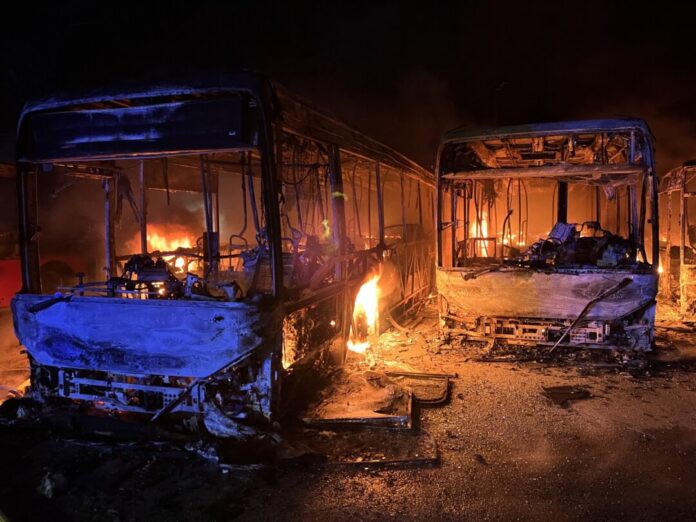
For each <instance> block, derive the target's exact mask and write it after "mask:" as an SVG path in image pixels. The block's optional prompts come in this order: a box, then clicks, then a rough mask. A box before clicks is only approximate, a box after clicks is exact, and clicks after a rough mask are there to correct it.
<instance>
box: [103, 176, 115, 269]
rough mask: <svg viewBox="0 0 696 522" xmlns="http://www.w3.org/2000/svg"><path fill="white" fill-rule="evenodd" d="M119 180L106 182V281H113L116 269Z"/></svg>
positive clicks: (112, 178)
mask: <svg viewBox="0 0 696 522" xmlns="http://www.w3.org/2000/svg"><path fill="white" fill-rule="evenodd" d="M117 183H118V178H117V177H116V176H112V177H110V178H107V179H105V180H104V183H103V186H104V262H105V268H106V279H107V281H108V280H109V279H111V277H112V276H113V275H114V269H115V267H116V240H115V237H114V220H115V213H116V184H117Z"/></svg>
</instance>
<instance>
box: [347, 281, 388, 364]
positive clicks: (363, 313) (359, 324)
mask: <svg viewBox="0 0 696 522" xmlns="http://www.w3.org/2000/svg"><path fill="white" fill-rule="evenodd" d="M380 277H381V272H380V273H378V274H375V275H372V276H371V277H370V278H369V279H368V280H367V281H366V282H365V283H363V285H362V286H361V287H360V290H358V295H357V296H356V297H355V305H354V306H353V322H352V323H351V325H350V335H349V338H348V344H347V346H348V349H349V350H352V351H354V352H357V353H365V351H366V350H367V349H368V348H369V347H370V346H371V345H372V342H374V340H375V339H376V338H377V336H378V335H379V296H380V290H379V280H380Z"/></svg>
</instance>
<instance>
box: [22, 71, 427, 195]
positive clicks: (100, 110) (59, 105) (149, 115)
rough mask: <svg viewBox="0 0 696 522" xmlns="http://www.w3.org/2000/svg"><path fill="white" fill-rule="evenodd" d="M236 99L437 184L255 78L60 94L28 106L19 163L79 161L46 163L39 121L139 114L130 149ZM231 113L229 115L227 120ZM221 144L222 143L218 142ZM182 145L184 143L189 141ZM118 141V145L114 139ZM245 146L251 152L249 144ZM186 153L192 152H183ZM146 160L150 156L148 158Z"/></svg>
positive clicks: (90, 132)
mask: <svg viewBox="0 0 696 522" xmlns="http://www.w3.org/2000/svg"><path fill="white" fill-rule="evenodd" d="M235 93H237V94H238V93H245V94H248V95H249V96H250V97H251V98H252V99H254V101H255V102H256V104H257V105H259V104H261V105H264V106H266V107H270V111H269V112H270V114H265V116H264V117H267V118H269V119H271V120H275V121H278V122H280V123H282V124H283V125H284V126H286V127H287V128H289V130H291V131H292V132H296V133H298V134H304V135H306V136H308V137H312V138H314V139H316V140H317V141H322V142H325V143H335V144H338V145H339V146H340V147H341V148H344V149H346V150H348V151H350V152H353V153H355V154H357V155H362V156H364V157H365V158H368V159H373V160H375V161H380V162H381V163H384V164H386V165H389V166H391V167H393V168H396V169H400V170H409V171H412V172H415V173H416V174H418V175H419V176H420V177H422V178H423V179H426V180H428V181H431V182H434V176H433V174H432V173H431V172H429V171H428V170H427V169H425V168H424V167H422V166H421V165H419V164H418V163H416V162H414V161H412V160H411V159H409V158H407V157H406V156H404V155H403V154H401V153H399V152H397V151H396V150H394V149H392V148H391V147H389V146H387V145H385V144H383V143H381V142H379V141H377V140H374V139H372V138H370V137H368V136H366V135H364V134H362V133H361V132H359V131H357V130H355V129H353V128H352V127H350V126H349V125H347V124H345V123H344V122H342V121H340V120H338V119H337V118H334V117H333V116H329V115H328V114H326V113H324V112H322V111H321V110H318V109H316V108H315V107H313V106H311V105H310V104H308V103H306V102H304V101H303V100H301V99H300V98H298V97H297V96H295V95H293V94H291V93H290V92H289V91H288V90H287V89H285V88H284V87H283V86H282V85H280V84H277V83H275V82H272V81H270V80H269V79H268V78H266V77H265V76H264V75H262V74H259V73H252V72H242V73H237V74H213V75H210V74H209V75H196V76H195V77H192V78H188V77H187V78H183V79H182V78H178V79H176V80H174V81H172V80H170V79H165V80H161V81H156V82H151V83H130V84H127V85H112V86H109V87H105V88H101V89H96V90H91V91H87V92H82V93H59V94H55V95H52V96H50V97H47V98H44V99H41V100H36V101H30V102H28V103H27V104H26V105H25V106H24V108H23V110H22V113H21V115H20V118H19V122H18V126H17V158H18V159H19V161H27V162H37V163H38V162H46V161H53V160H58V159H60V160H65V159H75V156H74V155H73V156H71V157H61V155H60V153H59V151H54V154H53V155H51V156H50V157H40V156H39V155H37V154H36V153H34V151H33V148H32V147H33V146H34V144H35V143H34V142H36V141H37V139H36V137H35V135H34V132H30V131H29V129H27V127H32V129H31V130H32V131H35V130H36V129H35V128H36V127H37V126H40V125H42V124H41V123H36V122H32V121H31V120H32V118H33V117H35V116H37V115H38V116H40V115H46V114H49V115H55V114H58V113H65V114H67V113H80V112H85V113H87V112H89V113H91V114H95V113H96V114H106V115H107V116H109V117H112V119H114V118H116V119H118V118H120V117H121V113H123V112H124V111H127V110H130V111H131V113H132V112H134V111H137V112H138V118H139V120H140V121H141V125H140V127H139V128H138V131H139V133H133V134H132V135H130V136H128V139H130V143H131V144H134V143H135V142H137V141H138V140H145V141H147V140H152V139H153V134H152V129H151V128H150V127H148V125H147V124H148V123H149V122H150V120H154V122H155V123H161V122H163V121H165V120H166V119H167V118H168V116H169V115H171V114H173V111H175V110H179V108H180V106H181V105H182V104H183V102H184V101H186V102H197V103H199V104H202V103H204V102H205V101H207V100H210V99H214V100H220V99H222V98H224V97H225V96H226V95H228V94H229V95H231V94H235ZM154 105H158V107H159V113H157V114H156V113H155V112H154V110H148V108H149V107H152V106H154ZM166 105H170V106H171V107H169V108H168V110H163V109H162V107H163V106H166ZM224 109H226V110H227V111H228V112H227V113H229V115H230V117H231V118H233V119H234V118H237V119H241V116H239V115H238V114H237V113H238V112H240V111H241V109H240V108H235V107H229V106H228V107H224ZM211 112H212V114H211ZM219 112H220V110H219V106H216V107H215V108H213V110H212V111H211V110H208V111H207V112H205V113H204V116H206V117H211V116H217V117H219V118H220V117H221V115H220V114H218V113H219ZM227 113H226V112H224V111H223V113H222V115H225V114H227ZM91 121H92V120H91V119H90V118H86V119H85V122H84V123H83V128H82V129H81V132H82V133H83V135H82V136H79V135H76V136H73V137H72V142H71V143H73V142H74V143H88V142H90V140H92V139H98V138H99V133H100V130H101V129H100V128H99V127H98V126H96V125H92V126H90V125H89V124H90V122H91ZM240 125H241V123H240ZM122 136H123V135H119V136H118V137H119V139H123V138H122ZM93 137H94V138H93ZM219 138H220V137H217V139H218V141H219ZM181 139H182V143H183V142H184V141H185V139H186V138H185V137H183V138H181ZM112 141H115V139H113V138H112ZM237 145H239V144H237ZM241 145H242V146H251V144H250V143H245V142H244V141H243V140H241ZM182 146H183V145H182ZM183 152H188V151H186V150H183ZM142 154H143V155H146V153H145V152H143V153H142ZM86 159H89V158H86Z"/></svg>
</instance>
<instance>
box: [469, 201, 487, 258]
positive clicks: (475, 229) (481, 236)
mask: <svg viewBox="0 0 696 522" xmlns="http://www.w3.org/2000/svg"><path fill="white" fill-rule="evenodd" d="M469 235H470V236H471V237H472V238H473V240H474V255H476V256H478V257H488V239H487V238H488V216H487V215H486V213H485V212H481V221H480V222H479V220H478V219H474V221H472V222H471V227H470V228H469Z"/></svg>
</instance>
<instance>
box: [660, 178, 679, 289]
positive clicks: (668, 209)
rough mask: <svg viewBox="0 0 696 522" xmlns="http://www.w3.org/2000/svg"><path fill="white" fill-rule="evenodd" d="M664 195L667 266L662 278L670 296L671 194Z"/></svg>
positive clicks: (668, 192)
mask: <svg viewBox="0 0 696 522" xmlns="http://www.w3.org/2000/svg"><path fill="white" fill-rule="evenodd" d="M665 195H666V196H667V255H666V256H665V260H666V262H667V266H665V267H663V269H664V273H665V274H666V275H665V276H664V280H666V281H667V285H666V288H667V290H668V294H669V295H670V296H671V295H672V283H671V277H670V274H671V273H672V192H670V191H669V190H668V191H667V192H665ZM680 210H681V209H680ZM679 251H680V252H681V245H680V247H679ZM679 258H680V259H681V254H680V255H679Z"/></svg>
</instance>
